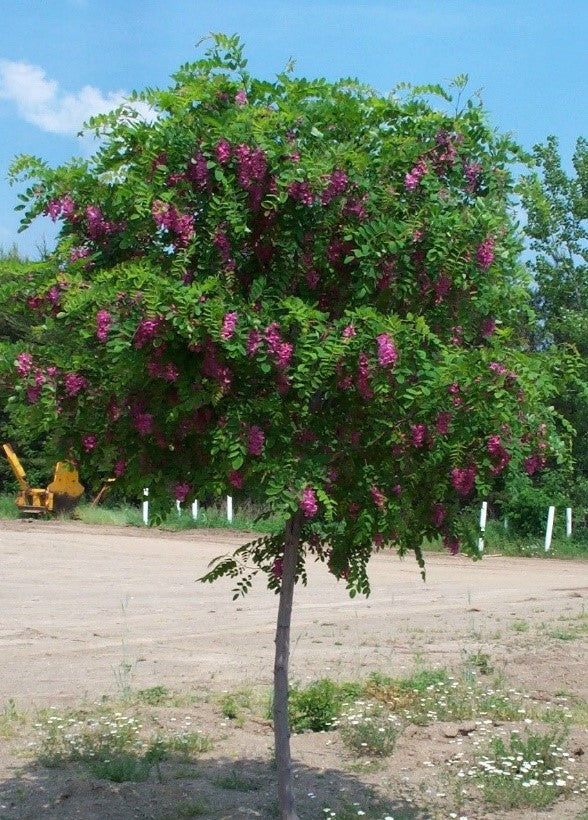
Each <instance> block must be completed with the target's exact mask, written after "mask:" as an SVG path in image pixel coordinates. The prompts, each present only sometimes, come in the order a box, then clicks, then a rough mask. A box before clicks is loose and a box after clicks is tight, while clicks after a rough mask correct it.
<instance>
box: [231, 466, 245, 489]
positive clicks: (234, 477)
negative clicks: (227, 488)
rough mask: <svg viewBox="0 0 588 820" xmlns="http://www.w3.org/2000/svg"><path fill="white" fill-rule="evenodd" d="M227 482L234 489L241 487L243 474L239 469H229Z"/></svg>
mask: <svg viewBox="0 0 588 820" xmlns="http://www.w3.org/2000/svg"><path fill="white" fill-rule="evenodd" d="M229 484H230V485H231V487H235V489H236V490H241V489H243V474H242V473H240V472H239V470H231V472H230V473H229Z"/></svg>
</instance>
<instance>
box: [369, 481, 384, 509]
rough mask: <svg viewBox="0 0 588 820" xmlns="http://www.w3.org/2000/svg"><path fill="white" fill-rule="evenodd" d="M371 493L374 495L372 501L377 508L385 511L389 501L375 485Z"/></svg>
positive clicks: (371, 488)
mask: <svg viewBox="0 0 588 820" xmlns="http://www.w3.org/2000/svg"><path fill="white" fill-rule="evenodd" d="M370 493H371V494H372V499H373V501H374V504H375V505H376V507H379V508H380V509H381V510H385V509H386V501H387V499H386V496H385V495H384V493H383V492H382V491H381V490H380V489H379V488H378V487H376V486H375V485H374V486H372V487H370Z"/></svg>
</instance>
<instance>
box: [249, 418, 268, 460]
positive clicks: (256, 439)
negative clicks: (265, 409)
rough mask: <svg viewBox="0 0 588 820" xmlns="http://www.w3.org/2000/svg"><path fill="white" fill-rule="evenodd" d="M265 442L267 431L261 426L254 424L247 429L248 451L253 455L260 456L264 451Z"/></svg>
mask: <svg viewBox="0 0 588 820" xmlns="http://www.w3.org/2000/svg"><path fill="white" fill-rule="evenodd" d="M264 443H265V433H264V432H263V430H262V429H261V427H257V425H255V424H252V425H250V427H249V430H248V431H247V452H248V453H249V454H250V455H252V456H260V455H261V454H262V453H263V445H264Z"/></svg>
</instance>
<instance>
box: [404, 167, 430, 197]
mask: <svg viewBox="0 0 588 820" xmlns="http://www.w3.org/2000/svg"><path fill="white" fill-rule="evenodd" d="M428 170H429V169H428V167H427V163H426V162H425V160H424V159H420V160H419V161H418V162H417V164H416V165H415V166H414V168H413V169H412V170H411V171H409V173H408V174H406V176H405V177H404V187H405V188H406V190H407V191H414V190H415V188H416V187H417V185H418V184H419V183H420V181H421V179H422V178H423V177H424V175H425V174H426V173H427V171H428Z"/></svg>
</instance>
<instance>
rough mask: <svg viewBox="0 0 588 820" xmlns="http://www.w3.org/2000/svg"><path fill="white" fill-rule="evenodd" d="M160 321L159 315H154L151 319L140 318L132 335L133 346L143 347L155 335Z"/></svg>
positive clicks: (161, 321)
mask: <svg viewBox="0 0 588 820" xmlns="http://www.w3.org/2000/svg"><path fill="white" fill-rule="evenodd" d="M162 323H163V319H162V318H161V317H160V316H155V317H154V318H153V319H142V320H141V321H140V322H139V325H138V327H137V330H136V331H135V335H134V337H133V345H134V347H136V348H137V349H140V348H142V347H145V345H146V344H147V342H150V341H151V340H152V339H154V338H155V337H156V336H157V331H158V330H159V328H160V326H161V324H162Z"/></svg>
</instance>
